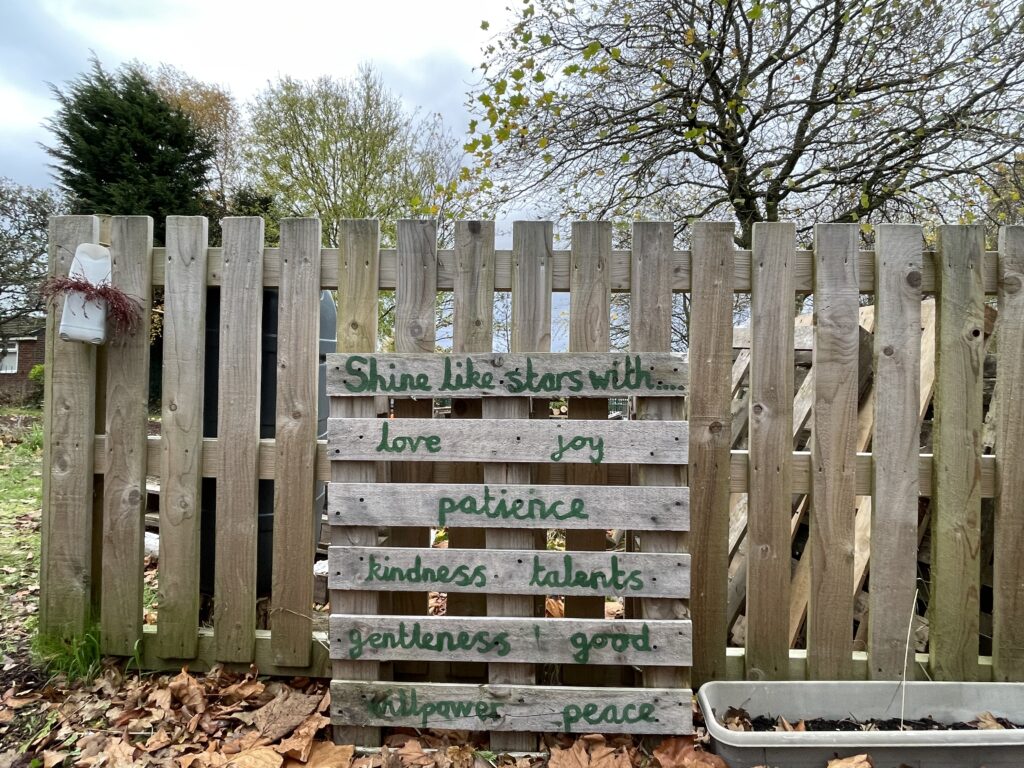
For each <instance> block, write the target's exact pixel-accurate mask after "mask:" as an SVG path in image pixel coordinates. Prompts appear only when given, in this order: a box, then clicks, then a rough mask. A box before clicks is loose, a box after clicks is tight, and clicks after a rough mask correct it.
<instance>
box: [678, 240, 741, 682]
mask: <svg viewBox="0 0 1024 768" xmlns="http://www.w3.org/2000/svg"><path fill="white" fill-rule="evenodd" d="M732 238H733V225H732V224H730V223H723V222H698V223H697V224H695V225H694V228H693V257H692V264H693V294H692V297H691V299H690V361H691V362H692V363H693V364H694V365H693V367H692V368H691V370H694V371H699V375H695V376H694V378H693V382H692V385H691V387H690V399H689V417H688V420H689V422H690V441H689V462H690V464H689V469H688V471H689V482H690V488H691V491H690V493H691V513H690V514H691V516H692V518H693V524H692V525H693V533H692V534H691V536H690V544H691V546H690V551H691V552H693V558H694V570H693V596H692V598H691V600H690V613H691V615H692V616H693V620H694V627H695V628H696V632H695V634H694V653H693V658H694V670H693V676H694V685H697V684H699V682H701V681H704V680H715V679H718V678H720V677H722V676H723V675H724V673H725V649H726V646H727V645H728V639H729V624H728V621H727V619H726V615H725V612H726V602H727V593H728V589H729V578H728V576H729V449H730V448H731V447H732V273H733V251H734V246H733V240H732Z"/></svg>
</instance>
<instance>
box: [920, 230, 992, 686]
mask: <svg viewBox="0 0 1024 768" xmlns="http://www.w3.org/2000/svg"><path fill="white" fill-rule="evenodd" d="M984 253H985V232H984V229H983V227H982V226H981V225H968V226H942V227H939V237H938V254H937V257H936V271H937V272H938V274H939V295H938V299H937V312H938V326H937V328H936V359H935V364H936V376H935V404H934V406H933V407H934V414H935V416H934V419H935V429H934V433H933V441H934V448H933V451H934V453H935V461H934V462H933V464H932V471H933V473H934V478H935V479H934V483H933V489H934V491H935V497H934V498H933V499H932V571H931V576H932V588H931V602H930V603H929V613H930V619H931V621H930V633H929V652H930V655H931V667H932V676H933V677H935V678H936V679H938V680H974V679H975V678H976V677H977V674H978V624H979V620H980V619H979V613H980V608H979V599H980V592H981V563H980V555H981V482H980V481H981V467H980V462H981V409H982V364H983V362H984V356H985V345H984V341H985V339H984V336H985V334H984V328H985V315H984V311H985V307H984V300H985V296H984V290H983V282H982V280H983V276H982V266H983V256H984Z"/></svg>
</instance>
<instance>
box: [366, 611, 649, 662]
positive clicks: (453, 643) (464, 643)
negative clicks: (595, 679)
mask: <svg viewBox="0 0 1024 768" xmlns="http://www.w3.org/2000/svg"><path fill="white" fill-rule="evenodd" d="M542 626H543V625H541V624H535V625H534V627H533V637H527V638H522V637H520V638H514V637H513V636H512V635H511V634H510V633H509V632H507V631H500V632H495V631H492V630H489V629H481V630H476V631H468V630H459V631H449V630H445V629H436V628H433V629H432V628H431V626H430V625H429V624H428V625H427V626H424V624H423V622H420V621H415V620H412V621H404V620H403V621H400V622H399V623H398V626H397V627H395V628H390V629H380V628H369V627H364V626H357V627H352V628H351V629H349V630H348V633H347V634H348V643H349V645H348V651H347V656H348V658H350V659H359V658H361V657H362V656H363V654H364V653H365V651H366V650H367V649H371V650H389V649H392V650H393V649H400V650H403V651H430V652H433V653H454V652H457V651H472V652H474V653H477V654H479V655H481V656H495V657H497V658H503V657H505V656H508V655H509V654H510V653H513V651H518V652H519V655H520V656H523V655H528V654H529V652H530V649H531V648H536V647H537V646H538V645H540V644H541V643H542V642H543V640H544V638H543V635H544V629H543V628H542ZM517 642H518V643H522V644H523V645H524V646H525V647H523V648H519V647H516V643H517ZM569 645H570V646H571V647H572V648H573V653H572V659H573V661H575V662H576V663H578V664H586V663H587V662H589V661H590V657H591V652H592V651H595V650H602V649H605V648H610V649H611V650H612V651H614V652H615V653H624V652H625V651H628V650H633V651H637V652H640V653H653V652H654V647H653V646H652V644H651V631H650V628H649V627H648V625H647V623H646V622H645V623H644V624H643V626H642V627H641V628H640V630H639V631H637V632H628V631H627V632H621V631H615V630H613V629H608V630H602V631H597V632H586V631H581V632H574V633H572V634H571V635H569Z"/></svg>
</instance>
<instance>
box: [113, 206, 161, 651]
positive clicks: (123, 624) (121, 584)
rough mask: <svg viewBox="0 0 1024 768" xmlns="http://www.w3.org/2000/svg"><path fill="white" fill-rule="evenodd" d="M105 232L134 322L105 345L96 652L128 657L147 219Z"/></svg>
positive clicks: (138, 608)
mask: <svg viewBox="0 0 1024 768" xmlns="http://www.w3.org/2000/svg"><path fill="white" fill-rule="evenodd" d="M111 235H112V236H111V249H110V255H111V282H112V283H113V284H114V285H116V286H117V287H118V288H120V289H121V290H122V291H124V292H125V293H126V294H128V295H129V296H135V297H137V298H138V300H139V304H140V317H139V326H138V328H137V329H136V331H135V333H134V334H132V335H130V336H126V337H124V338H122V339H119V340H118V341H117V343H112V344H111V345H110V346H109V347H108V348H107V382H106V384H107V398H106V430H105V431H106V434H107V435H108V436H109V438H110V439H108V441H107V468H108V470H107V473H106V474H105V475H104V477H103V563H102V565H103V576H104V578H103V579H102V582H101V591H100V595H101V597H100V635H101V641H100V648H101V650H102V651H103V653H109V654H114V655H118V656H131V655H132V654H133V653H134V652H135V647H136V643H138V641H139V640H140V638H141V637H142V599H143V598H142V571H143V563H142V561H143V538H144V535H145V528H144V523H143V511H144V509H145V505H146V424H147V421H148V410H149V409H148V403H149V344H150V341H149V324H150V304H151V303H152V290H151V289H150V284H151V283H152V264H153V260H152V249H153V219H151V218H150V217H149V216H115V217H114V218H113V221H112V222H111Z"/></svg>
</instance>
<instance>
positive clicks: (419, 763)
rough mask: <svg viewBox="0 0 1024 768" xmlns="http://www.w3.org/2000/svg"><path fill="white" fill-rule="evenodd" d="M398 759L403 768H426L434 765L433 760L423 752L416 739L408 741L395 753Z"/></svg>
mask: <svg viewBox="0 0 1024 768" xmlns="http://www.w3.org/2000/svg"><path fill="white" fill-rule="evenodd" d="M396 754H397V755H398V759H399V760H401V761H402V765H404V766H405V768H427V767H428V766H432V765H433V764H434V758H433V756H431V755H428V754H427V753H426V752H424V751H423V747H422V745H420V743H419V742H418V741H417V740H416V739H409V740H408V741H406V742H405V744H403V745H402V746H401V747H400V748H399V749H398V751H397V753H396Z"/></svg>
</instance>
